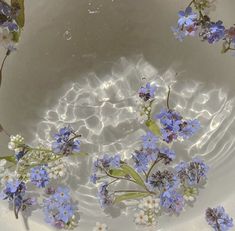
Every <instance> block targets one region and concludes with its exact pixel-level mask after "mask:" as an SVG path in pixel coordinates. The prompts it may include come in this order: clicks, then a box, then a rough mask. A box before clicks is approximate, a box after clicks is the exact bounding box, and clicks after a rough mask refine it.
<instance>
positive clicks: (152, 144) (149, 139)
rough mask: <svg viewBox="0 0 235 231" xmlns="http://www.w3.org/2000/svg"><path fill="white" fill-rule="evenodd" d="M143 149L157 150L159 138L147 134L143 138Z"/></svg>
mask: <svg viewBox="0 0 235 231" xmlns="http://www.w3.org/2000/svg"><path fill="white" fill-rule="evenodd" d="M141 138H142V142H143V147H144V148H145V149H156V148H157V141H158V138H157V137H156V136H155V135H154V134H153V133H152V132H149V131H148V132H147V133H146V135H144V136H142V137H141Z"/></svg>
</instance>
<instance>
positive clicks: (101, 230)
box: [92, 222, 108, 231]
mask: <svg viewBox="0 0 235 231" xmlns="http://www.w3.org/2000/svg"><path fill="white" fill-rule="evenodd" d="M107 230H108V226H107V225H106V224H102V223H100V222H96V225H95V227H94V228H93V229H92V231H107Z"/></svg>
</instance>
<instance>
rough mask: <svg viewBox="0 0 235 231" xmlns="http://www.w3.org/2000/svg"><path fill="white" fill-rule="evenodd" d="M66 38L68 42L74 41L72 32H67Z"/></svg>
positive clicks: (65, 33)
mask: <svg viewBox="0 0 235 231" xmlns="http://www.w3.org/2000/svg"><path fill="white" fill-rule="evenodd" d="M64 38H65V39H66V40H67V41H69V40H71V39H72V34H71V32H70V31H69V30H66V31H65V32H64Z"/></svg>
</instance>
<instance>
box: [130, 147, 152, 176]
mask: <svg viewBox="0 0 235 231" xmlns="http://www.w3.org/2000/svg"><path fill="white" fill-rule="evenodd" d="M132 159H133V160H134V161H135V166H134V167H135V169H136V171H137V172H145V171H147V170H148V163H149V162H148V158H147V157H146V155H145V154H144V153H143V152H139V151H136V152H135V154H134V155H132Z"/></svg>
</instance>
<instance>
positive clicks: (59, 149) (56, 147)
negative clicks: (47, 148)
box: [52, 127, 81, 155]
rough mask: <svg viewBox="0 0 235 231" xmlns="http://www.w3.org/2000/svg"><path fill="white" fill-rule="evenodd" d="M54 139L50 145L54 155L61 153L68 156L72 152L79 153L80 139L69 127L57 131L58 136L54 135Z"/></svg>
mask: <svg viewBox="0 0 235 231" xmlns="http://www.w3.org/2000/svg"><path fill="white" fill-rule="evenodd" d="M54 137H55V139H56V141H54V142H53V143H52V150H53V151H54V153H62V154H65V155H69V154H71V153H73V152H75V153H78V152H80V144H81V142H80V140H78V139H77V138H78V137H80V136H79V135H77V134H76V133H75V132H74V131H73V130H72V129H71V128H70V127H64V128H61V129H60V130H59V133H58V134H55V136H54Z"/></svg>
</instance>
